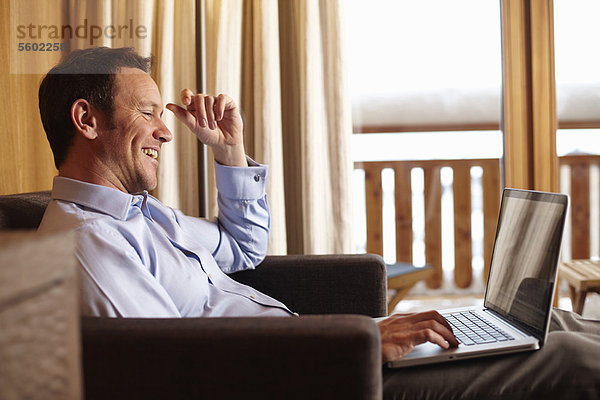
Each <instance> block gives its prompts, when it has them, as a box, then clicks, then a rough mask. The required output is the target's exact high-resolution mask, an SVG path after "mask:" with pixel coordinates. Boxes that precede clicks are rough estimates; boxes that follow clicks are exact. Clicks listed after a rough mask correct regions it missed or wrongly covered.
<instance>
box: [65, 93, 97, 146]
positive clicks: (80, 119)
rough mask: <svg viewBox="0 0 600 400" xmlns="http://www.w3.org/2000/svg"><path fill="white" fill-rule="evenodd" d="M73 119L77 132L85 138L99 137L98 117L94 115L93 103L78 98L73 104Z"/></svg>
mask: <svg viewBox="0 0 600 400" xmlns="http://www.w3.org/2000/svg"><path fill="white" fill-rule="evenodd" d="M71 121H72V122H73V125H74V126H75V129H76V130H77V132H79V133H80V134H82V135H83V136H84V137H85V138H87V139H90V140H93V139H96V137H98V132H97V129H98V118H97V117H96V116H95V115H94V110H93V109H92V105H91V104H90V103H89V102H88V101H87V100H85V99H77V100H75V101H74V102H73V104H72V105H71Z"/></svg>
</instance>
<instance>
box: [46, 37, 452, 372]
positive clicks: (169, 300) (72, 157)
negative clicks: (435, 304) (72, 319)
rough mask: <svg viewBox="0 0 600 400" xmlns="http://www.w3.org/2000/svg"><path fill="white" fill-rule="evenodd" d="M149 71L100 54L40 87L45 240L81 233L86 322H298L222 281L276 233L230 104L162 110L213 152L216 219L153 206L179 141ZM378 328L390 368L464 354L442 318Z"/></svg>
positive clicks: (134, 58) (197, 103) (259, 255)
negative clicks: (407, 359) (419, 350)
mask: <svg viewBox="0 0 600 400" xmlns="http://www.w3.org/2000/svg"><path fill="white" fill-rule="evenodd" d="M149 67H150V60H149V59H146V58H142V57H140V56H139V55H137V54H135V53H134V52H133V51H132V50H131V49H109V48H92V49H88V50H80V51H75V52H73V53H71V54H70V55H69V56H68V57H67V58H66V59H65V60H64V61H63V62H61V63H60V64H59V65H57V66H56V67H55V68H53V69H52V70H51V71H50V72H49V73H48V74H47V76H46V77H45V78H44V80H43V81H42V84H41V85H40V90H39V106H40V113H41V117H42V122H43V125H44V130H45V131H46V135H47V137H48V141H49V142H50V145H51V147H52V150H53V153H54V158H55V164H56V167H57V168H58V171H59V176H58V177H56V178H55V180H54V186H53V190H52V202H51V203H50V205H49V206H48V208H47V211H46V213H45V215H44V218H43V220H42V223H41V225H40V231H48V230H56V229H75V230H76V231H77V233H78V243H77V250H76V256H77V258H78V260H79V262H80V264H81V266H82V271H81V272H82V273H81V285H82V313H83V315H92V316H110V317H200V316H207V317H208V316H291V315H293V313H292V311H291V310H289V309H288V308H287V307H286V306H285V305H283V304H282V303H280V302H278V301H277V300H275V299H272V298H270V297H268V296H266V295H264V294H262V293H260V292H258V291H256V290H254V289H252V288H250V287H247V286H244V285H241V284H239V283H237V282H235V281H233V280H232V279H230V278H229V277H228V276H227V275H226V273H230V272H234V271H238V270H242V269H248V268H254V267H255V266H256V265H257V264H258V263H260V261H261V260H262V259H263V258H264V256H265V254H266V245H267V239H268V232H269V212H268V206H267V202H266V197H265V180H266V176H267V169H266V167H265V166H262V165H259V164H257V163H255V162H254V161H252V160H251V159H249V158H247V157H246V155H245V150H244V145H243V123H242V119H241V116H240V112H239V109H238V107H237V106H236V104H235V103H234V102H233V101H232V99H231V98H229V97H227V96H225V95H219V96H212V95H204V94H194V93H192V92H191V91H190V90H188V89H185V90H183V91H182V93H181V101H182V103H183V105H184V107H181V106H178V105H175V104H168V105H167V106H166V107H167V109H168V110H169V111H171V112H173V113H174V114H175V115H176V117H177V118H178V119H179V120H181V121H182V122H183V123H184V124H185V125H186V126H187V127H188V128H189V129H190V131H191V132H192V133H194V134H195V135H196V136H197V137H198V140H200V141H201V142H202V143H204V144H206V145H208V146H209V147H210V148H211V149H212V151H213V154H214V158H215V170H216V181H217V189H218V191H219V197H218V201H219V217H218V219H217V220H216V221H212V222H211V221H207V220H203V219H199V218H193V217H189V216H186V215H184V214H183V213H181V212H180V211H177V210H173V209H171V208H169V207H166V206H164V205H163V204H161V203H160V202H159V201H158V200H157V199H155V198H153V197H152V196H150V195H148V191H149V190H152V189H154V188H155V187H156V184H157V179H156V171H157V168H158V156H159V154H160V151H161V147H162V145H163V144H165V143H167V142H169V141H171V139H172V135H171V132H170V131H169V130H168V128H167V127H166V126H165V125H164V123H163V122H162V120H161V116H162V113H163V106H162V100H161V96H160V93H159V90H158V87H157V86H156V83H155V82H154V81H153V80H152V78H151V77H150V75H149V74H148V71H149ZM379 329H380V332H381V341H382V355H383V361H384V362H385V361H391V360H395V359H398V358H400V357H402V356H403V355H405V354H406V353H408V352H409V351H411V350H412V349H413V348H414V346H415V345H417V344H420V343H423V342H426V341H429V342H432V343H436V344H438V345H439V346H441V347H443V348H448V347H450V346H456V345H457V344H458V343H457V341H456V338H455V337H454V335H453V334H452V331H451V328H450V327H449V325H448V323H447V322H446V321H445V320H444V318H443V317H441V315H439V314H438V313H437V312H428V313H420V314H413V315H408V316H394V317H392V318H388V319H386V320H385V321H382V322H380V324H379Z"/></svg>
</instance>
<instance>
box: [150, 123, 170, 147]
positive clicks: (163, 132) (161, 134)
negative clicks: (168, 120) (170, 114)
mask: <svg viewBox="0 0 600 400" xmlns="http://www.w3.org/2000/svg"><path fill="white" fill-rule="evenodd" d="M154 138H155V139H158V140H160V141H161V142H163V143H166V142H170V141H171V140H173V134H172V133H171V131H170V130H169V128H167V125H165V123H164V122H163V121H162V120H160V126H159V127H158V129H156V130H155V131H154Z"/></svg>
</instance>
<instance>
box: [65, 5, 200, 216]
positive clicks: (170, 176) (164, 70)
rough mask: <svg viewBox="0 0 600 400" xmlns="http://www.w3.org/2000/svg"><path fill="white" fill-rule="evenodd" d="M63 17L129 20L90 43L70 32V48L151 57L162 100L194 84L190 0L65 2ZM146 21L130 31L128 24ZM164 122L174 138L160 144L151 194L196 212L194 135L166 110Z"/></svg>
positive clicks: (100, 22) (74, 21)
mask: <svg viewBox="0 0 600 400" xmlns="http://www.w3.org/2000/svg"><path fill="white" fill-rule="evenodd" d="M66 4H68V23H69V24H70V25H71V26H77V25H80V24H84V22H85V21H87V24H88V25H90V26H91V25H97V26H99V27H102V28H105V27H107V26H109V25H113V26H119V25H121V26H128V28H127V29H124V30H122V31H121V34H120V35H116V34H112V32H111V36H115V37H114V38H110V37H107V36H106V35H102V37H101V38H100V39H99V40H97V41H94V42H93V43H90V42H91V41H92V40H91V38H90V37H88V38H73V39H72V40H71V41H70V48H71V49H81V48H87V47H90V46H92V45H94V46H109V47H125V46H127V47H133V48H135V49H136V50H137V51H138V52H139V53H140V54H142V55H144V56H148V55H152V56H153V57H154V60H153V66H152V77H153V78H154V80H155V81H156V83H157V85H158V87H159V89H160V92H161V94H162V99H163V103H164V104H166V103H168V102H177V103H180V101H179V93H180V91H181V89H183V88H190V89H192V90H194V91H195V90H196V53H195V51H196V50H195V49H196V42H195V41H196V34H195V29H196V28H195V23H196V22H195V20H196V7H195V0H177V1H175V0H88V1H70V2H68V3H66ZM138 26H143V27H145V34H144V33H143V32H144V31H143V30H141V31H139V33H140V34H139V35H138V34H132V32H131V30H132V29H134V28H136V27H138ZM163 119H164V121H165V123H166V124H167V126H168V127H169V129H170V130H171V132H172V133H173V142H171V143H169V144H167V145H165V146H163V150H162V152H161V156H160V169H159V185H158V187H157V189H156V190H155V191H154V193H153V194H154V195H155V196H157V197H158V198H160V199H161V201H163V202H164V203H165V204H168V205H170V206H172V207H175V208H179V209H181V210H182V211H183V212H185V213H186V214H189V215H198V213H199V206H198V204H199V202H198V157H197V147H198V145H197V139H196V137H195V136H194V135H193V134H191V133H190V132H189V131H188V129H187V128H185V127H184V126H183V124H180V123H179V122H178V121H177V120H176V118H175V117H174V116H173V114H172V113H171V112H170V111H168V110H165V113H164V117H163Z"/></svg>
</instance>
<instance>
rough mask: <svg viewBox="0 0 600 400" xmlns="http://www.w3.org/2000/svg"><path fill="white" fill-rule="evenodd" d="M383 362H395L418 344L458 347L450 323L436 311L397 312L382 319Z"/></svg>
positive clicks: (380, 330) (380, 323)
mask: <svg viewBox="0 0 600 400" xmlns="http://www.w3.org/2000/svg"><path fill="white" fill-rule="evenodd" d="M377 325H378V327H379V332H380V333H381V352H382V357H383V362H384V363H386V362H389V361H395V360H398V359H400V358H402V357H403V356H405V355H406V354H408V353H409V352H411V351H412V350H413V349H414V348H415V346H416V345H419V344H421V343H425V342H431V343H435V344H437V345H439V346H441V347H442V348H444V349H448V348H450V347H456V346H458V341H457V340H456V338H455V337H454V334H453V333H452V328H451V327H450V325H449V324H448V322H447V321H446V320H445V319H444V317H442V316H441V315H440V314H439V313H438V312H437V311H428V312H424V313H418V314H394V315H391V316H390V317H389V318H386V319H384V320H383V321H380V322H379V323H378V324H377Z"/></svg>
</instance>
